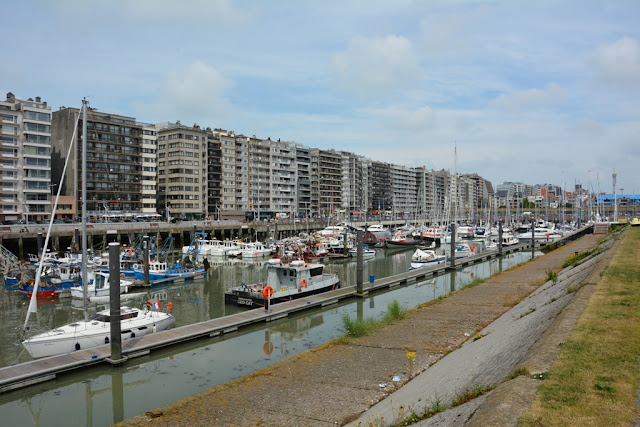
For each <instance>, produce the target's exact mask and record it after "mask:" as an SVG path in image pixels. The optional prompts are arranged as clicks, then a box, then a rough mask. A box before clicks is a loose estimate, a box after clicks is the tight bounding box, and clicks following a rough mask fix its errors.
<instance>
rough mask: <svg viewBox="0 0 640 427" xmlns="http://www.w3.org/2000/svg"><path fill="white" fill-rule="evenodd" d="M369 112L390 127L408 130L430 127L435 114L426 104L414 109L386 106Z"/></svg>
mask: <svg viewBox="0 0 640 427" xmlns="http://www.w3.org/2000/svg"><path fill="white" fill-rule="evenodd" d="M370 113H371V115H373V116H374V117H377V120H379V121H381V122H382V123H384V124H385V125H387V126H389V127H390V128H393V129H401V130H403V131H410V132H415V131H420V130H424V129H430V128H432V127H433V126H434V125H435V122H436V114H435V112H434V111H433V110H432V109H431V108H429V107H428V106H424V107H420V108H418V109H416V110H406V109H403V108H399V107H388V108H385V109H382V110H373V111H370Z"/></svg>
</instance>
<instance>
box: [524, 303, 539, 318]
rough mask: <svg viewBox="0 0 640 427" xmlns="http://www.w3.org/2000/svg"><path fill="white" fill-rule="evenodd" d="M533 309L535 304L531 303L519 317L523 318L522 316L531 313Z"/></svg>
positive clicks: (534, 309)
mask: <svg viewBox="0 0 640 427" xmlns="http://www.w3.org/2000/svg"><path fill="white" fill-rule="evenodd" d="M534 311H536V306H535V305H532V306H531V307H529V310H527V311H525V312H524V313H522V314H521V315H520V318H523V317H524V316H526V315H528V314H531V313H533V312H534Z"/></svg>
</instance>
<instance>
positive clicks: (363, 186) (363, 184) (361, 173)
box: [340, 151, 370, 215]
mask: <svg viewBox="0 0 640 427" xmlns="http://www.w3.org/2000/svg"><path fill="white" fill-rule="evenodd" d="M340 155H341V156H342V195H341V197H342V209H343V210H344V211H345V212H348V213H350V214H351V215H364V214H365V212H366V211H367V209H368V207H369V206H368V200H369V199H368V192H367V183H368V165H369V162H370V161H369V160H368V159H366V158H364V157H362V156H359V155H357V154H354V153H350V152H348V151H341V152H340Z"/></svg>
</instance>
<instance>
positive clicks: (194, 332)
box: [0, 239, 573, 393]
mask: <svg viewBox="0 0 640 427" xmlns="http://www.w3.org/2000/svg"><path fill="white" fill-rule="evenodd" d="M572 240H573V239H572ZM529 248H531V246H530V245H529V244H526V245H516V246H511V247H507V248H503V250H502V255H506V254H509V253H513V252H517V251H521V250H526V249H529ZM498 256H500V254H499V253H498V252H497V251H494V252H485V253H482V254H478V255H474V256H470V257H466V258H462V259H457V260H456V261H455V268H451V266H450V264H449V263H442V264H440V265H435V266H431V267H425V268H421V269H416V270H411V271H408V272H406V273H402V274H396V275H394V276H389V277H385V278H382V279H378V280H374V281H373V282H370V283H364V284H363V287H364V291H365V292H364V293H365V294H366V293H369V292H373V291H378V290H381V289H385V288H391V287H394V286H398V285H403V284H406V283H409V282H412V281H419V280H422V279H425V278H430V277H434V276H437V275H439V274H442V273H444V272H446V271H451V270H456V269H458V268H463V267H466V266H468V265H472V264H476V263H479V262H484V261H486V260H489V259H492V258H496V257H498ZM356 292H357V291H356V287H355V286H347V287H344V288H341V289H337V290H334V291H329V292H324V293H321V294H317V295H312V296H309V297H305V298H300V299H297V300H293V301H288V302H283V303H279V304H274V305H273V306H271V309H270V310H269V311H268V312H267V310H265V309H253V310H247V311H245V312H241V313H237V314H232V315H229V316H224V317H220V318H216V319H211V320H207V321H204V322H199V323H194V324H191V325H186V326H181V327H177V328H173V329H169V330H166V331H162V332H158V333H155V334H150V335H147V336H143V337H140V338H133V339H130V340H127V341H123V342H122V355H123V357H124V359H123V360H124V362H126V360H127V359H130V358H134V357H137V356H142V355H146V354H149V353H150V352H151V351H153V350H156V349H159V348H162V347H167V346H171V345H175V344H178V343H183V342H186V341H190V340H194V339H199V338H206V337H215V336H218V335H221V334H226V333H229V332H234V331H237V330H238V329H240V328H242V327H245V326H248V325H253V324H256V323H260V322H270V321H273V320H277V319H281V318H284V317H287V316H288V315H289V314H291V313H296V312H299V311H303V310H308V309H310V308H316V307H324V306H327V305H331V304H335V303H337V302H338V301H340V300H342V299H345V298H351V297H356V296H362V295H358V294H357V293H356ZM110 355H111V346H110V345H102V346H99V347H94V348H91V349H87V350H79V351H75V352H73V353H69V354H63V355H59V356H51V357H47V358H43V359H38V360H34V361H30V362H25V363H21V364H18V365H12V366H7V367H4V368H0V393H3V392H6V391H9V390H13V389H17V388H21V387H26V386H29V385H32V384H36V383H39V382H43V381H48V380H51V379H54V378H55V377H56V375H58V374H60V373H64V372H68V371H71V370H76V369H80V368H85V367H89V366H92V365H95V364H98V363H104V362H105V361H107V362H108V361H109V356H110ZM124 362H123V363H124Z"/></svg>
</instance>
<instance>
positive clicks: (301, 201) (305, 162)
mask: <svg viewBox="0 0 640 427" xmlns="http://www.w3.org/2000/svg"><path fill="white" fill-rule="evenodd" d="M294 149H295V155H296V174H297V177H298V178H297V180H296V185H297V187H296V193H297V195H298V197H297V202H296V211H297V215H298V216H299V217H303V218H308V217H310V216H311V211H312V204H311V150H310V149H309V148H308V147H305V146H303V145H300V144H295V145H294Z"/></svg>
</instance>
